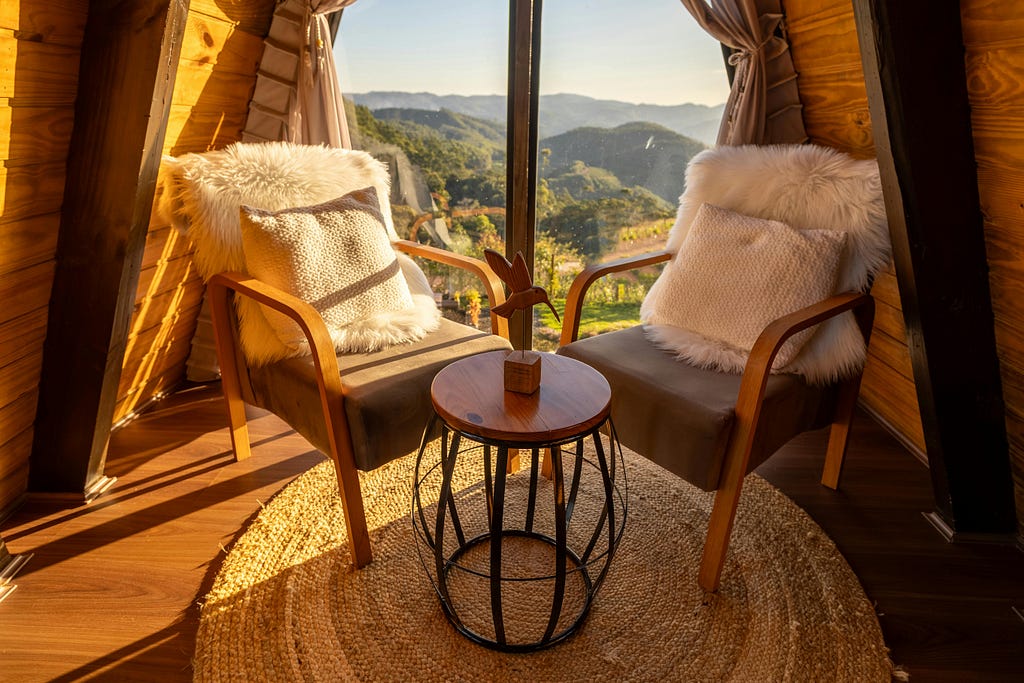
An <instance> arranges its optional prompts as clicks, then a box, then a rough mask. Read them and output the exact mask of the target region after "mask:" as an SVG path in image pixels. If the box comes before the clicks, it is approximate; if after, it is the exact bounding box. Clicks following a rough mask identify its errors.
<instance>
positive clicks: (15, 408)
mask: <svg viewBox="0 0 1024 683" xmlns="http://www.w3.org/2000/svg"><path fill="white" fill-rule="evenodd" d="M38 393H39V392H38V391H36V388H35V386H32V387H30V388H29V390H28V391H26V392H25V393H23V394H21V395H13V394H6V395H5V396H6V399H5V400H7V401H10V402H9V403H6V404H5V405H3V406H0V444H4V443H7V442H8V441H10V440H11V439H13V438H14V437H15V436H17V435H18V434H21V433H22V432H24V431H26V430H28V431H31V429H32V422H33V420H34V419H35V414H36V400H37V399H38ZM4 450H5V451H6V449H4ZM3 463H4V465H3V466H4V467H11V466H12V464H11V463H10V461H8V459H7V458H4V459H3Z"/></svg>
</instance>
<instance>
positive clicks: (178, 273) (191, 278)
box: [133, 253, 202, 326]
mask: <svg viewBox="0 0 1024 683" xmlns="http://www.w3.org/2000/svg"><path fill="white" fill-rule="evenodd" d="M191 256H192V255H191V254H188V253H186V254H184V255H183V256H179V257H177V258H173V259H171V260H170V261H161V262H158V263H155V264H153V265H151V266H147V267H145V268H143V270H142V272H141V273H139V287H138V290H136V293H135V303H136V304H141V303H142V302H144V301H145V300H146V299H148V298H151V297H155V296H158V295H160V294H162V293H164V292H167V291H171V290H173V289H175V288H177V287H181V286H183V285H184V284H185V283H188V284H190V285H191V284H193V283H196V282H197V281H198V280H199V273H198V271H197V270H196V266H195V263H194V262H193V261H192V258H191ZM198 284H199V287H200V289H201V288H202V282H201V281H199V282H198ZM133 326H134V323H133Z"/></svg>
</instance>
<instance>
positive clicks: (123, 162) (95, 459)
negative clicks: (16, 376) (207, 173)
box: [30, 0, 188, 493]
mask: <svg viewBox="0 0 1024 683" xmlns="http://www.w3.org/2000/svg"><path fill="white" fill-rule="evenodd" d="M187 7H188V5H187V0H169V1H168V0H147V1H146V2H136V3H130V4H114V5H107V4H103V3H99V4H97V3H93V4H92V5H91V7H90V16H89V21H88V23H87V26H86V35H85V38H84V40H83V48H82V55H81V83H80V84H79V87H80V88H81V89H82V91H83V93H87V94H88V96H85V97H80V98H78V100H77V102H76V108H75V124H76V125H75V129H74V134H73V135H72V139H71V145H70V151H69V155H68V177H69V183H68V186H67V188H66V191H65V194H64V201H63V204H62V207H61V211H62V219H61V240H60V242H59V243H58V253H57V263H58V269H57V272H56V275H55V278H54V287H53V294H52V296H51V301H50V323H49V329H48V332H47V338H46V345H45V348H46V354H45V356H44V358H45V365H44V368H43V374H42V378H41V382H40V395H39V415H38V419H37V420H36V435H35V439H36V441H35V444H34V445H33V456H32V458H33V462H32V468H31V475H30V476H31V485H32V486H33V487H34V488H36V489H37V490H41V491H42V490H45V491H51V492H65V493H74V492H76V491H83V490H85V489H86V488H87V487H88V486H89V485H90V484H91V483H92V482H93V481H95V480H96V479H98V478H99V477H100V476H102V470H103V459H104V456H105V452H106V442H107V439H108V438H109V430H110V426H111V417H112V415H113V407H114V403H115V402H116V388H117V382H118V379H119V376H120V373H119V370H120V365H121V363H122V360H123V354H124V348H125V342H126V338H127V331H128V325H129V322H130V313H131V307H132V305H133V303H134V293H135V284H136V280H137V277H138V272H139V261H140V259H141V257H142V252H143V246H144V243H145V234H146V228H147V226H148V224H149V216H150V211H151V208H152V204H153V192H154V188H155V185H156V174H157V170H158V167H159V163H160V157H159V155H158V154H157V151H158V150H160V149H162V148H163V143H164V130H165V126H166V120H167V109H168V107H169V106H170V100H171V94H172V91H173V83H174V74H175V70H176V66H177V62H178V54H179V52H180V50H181V34H182V32H183V31H184V27H185V21H186V17H187ZM111 111H116V112H117V113H118V115H117V116H116V117H112V116H110V112H111ZM68 387H73V388H74V390H73V391H69V390H68Z"/></svg>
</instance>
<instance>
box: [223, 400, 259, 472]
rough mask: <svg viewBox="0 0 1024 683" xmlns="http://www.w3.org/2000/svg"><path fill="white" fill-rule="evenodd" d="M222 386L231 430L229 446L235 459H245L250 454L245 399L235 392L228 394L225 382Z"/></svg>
mask: <svg viewBox="0 0 1024 683" xmlns="http://www.w3.org/2000/svg"><path fill="white" fill-rule="evenodd" d="M222 386H223V387H224V388H223V390H224V402H225V403H226V404H227V408H228V428H229V429H230V431H231V448H233V449H234V451H235V460H236V461H239V460H245V459H246V458H248V457H249V456H250V455H252V449H251V448H250V446H249V425H248V423H247V422H246V420H245V401H243V400H242V397H241V396H240V395H238V394H237V392H236V393H235V395H234V396H231V395H229V393H230V392H229V389H228V387H227V385H226V384H222Z"/></svg>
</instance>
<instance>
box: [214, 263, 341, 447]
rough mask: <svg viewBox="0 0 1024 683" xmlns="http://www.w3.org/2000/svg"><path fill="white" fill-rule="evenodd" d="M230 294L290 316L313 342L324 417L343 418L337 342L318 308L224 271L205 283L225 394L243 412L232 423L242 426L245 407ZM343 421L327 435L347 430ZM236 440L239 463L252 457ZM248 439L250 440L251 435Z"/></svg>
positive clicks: (311, 347) (230, 407)
mask: <svg viewBox="0 0 1024 683" xmlns="http://www.w3.org/2000/svg"><path fill="white" fill-rule="evenodd" d="M229 291H231V292H235V293H237V294H240V295H242V296H247V297H249V298H251V299H253V300H255V301H257V302H259V303H261V304H263V305H264V306H269V307H270V308H273V309H274V310H276V311H279V312H281V313H283V314H284V315H287V316H288V317H289V318H291V319H292V320H294V321H295V322H296V323H297V324H298V325H299V327H300V328H301V329H302V333H303V334H304V335H305V336H306V340H307V341H308V342H309V350H310V354H311V355H312V357H313V364H314V366H315V368H316V380H317V385H318V386H319V389H320V398H321V401H322V402H323V408H324V415H325V416H327V419H328V421H329V422H330V421H332V418H333V417H334V416H341V415H342V412H341V410H342V409H343V408H344V394H343V393H342V383H341V374H340V372H339V370H338V358H337V356H336V355H335V353H336V352H335V350H334V342H333V340H332V339H331V335H330V333H329V332H328V331H327V326H326V325H325V324H324V321H323V318H321V317H320V314H319V313H318V312H317V311H316V309H315V308H313V307H312V306H310V305H309V304H308V303H306V302H305V301H303V300H302V299H299V298H298V297H295V296H292V295H291V294H288V293H287V292H283V291H281V290H280V289H277V288H276V287H273V286H271V285H268V284H267V283H265V282H261V281H260V280H257V279H255V278H253V277H250V276H249V275H246V274H244V273H236V272H224V273H217V274H216V275H214V276H213V277H211V278H210V280H209V282H207V295H208V296H209V298H210V311H211V314H212V315H211V317H212V319H213V331H214V341H215V343H216V345H217V356H218V358H219V359H220V364H221V384H222V386H223V390H224V396H225V398H227V399H228V410H229V412H232V413H233V412H234V411H235V410H239V411H242V415H241V419H239V420H238V421H237V422H236V420H235V419H234V417H232V420H231V423H232V425H234V424H242V425H244V423H245V420H244V411H245V408H244V403H243V402H242V398H241V374H240V372H239V371H240V370H241V368H239V367H238V364H237V358H238V357H239V356H238V353H237V349H236V348H235V338H234V335H233V334H232V331H231V320H232V315H233V311H232V310H231V308H230V305H229V303H228V292H229ZM340 422H341V424H340V425H332V424H328V430H327V433H328V434H329V435H331V438H333V435H334V433H335V428H340V429H343V430H347V428H348V427H347V424H346V423H345V421H344V419H341V420H340ZM235 436H236V435H235V434H234V433H233V434H232V442H233V443H234V445H235V452H236V453H238V454H239V459H242V457H244V456H243V455H241V453H243V452H244V453H245V455H248V443H249V441H248V438H245V439H237V440H236V438H235ZM239 436H241V435H239ZM245 436H246V437H247V435H245ZM242 444H244V445H243V449H244V450H243V451H239V450H238V448H239V445H242Z"/></svg>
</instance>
